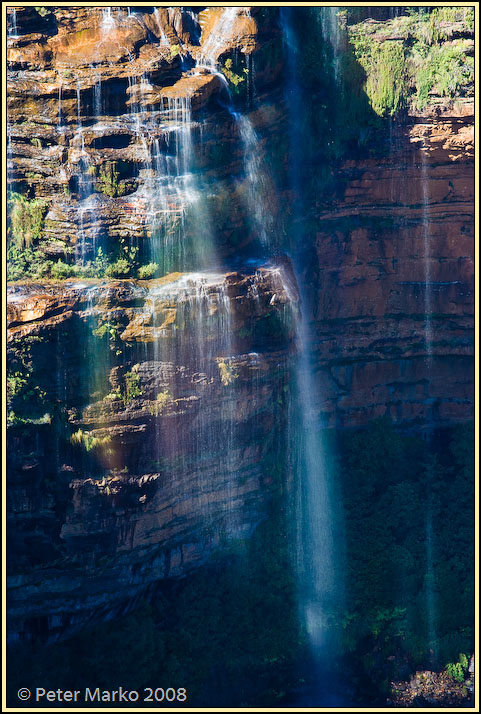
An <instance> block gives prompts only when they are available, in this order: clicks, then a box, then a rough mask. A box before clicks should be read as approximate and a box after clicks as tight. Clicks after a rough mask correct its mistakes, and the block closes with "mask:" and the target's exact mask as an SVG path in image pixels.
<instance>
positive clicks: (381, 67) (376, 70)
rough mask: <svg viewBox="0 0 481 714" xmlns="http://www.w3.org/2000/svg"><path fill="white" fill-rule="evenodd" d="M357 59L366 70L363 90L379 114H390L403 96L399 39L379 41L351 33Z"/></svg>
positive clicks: (359, 33)
mask: <svg viewBox="0 0 481 714" xmlns="http://www.w3.org/2000/svg"><path fill="white" fill-rule="evenodd" d="M351 42H352V44H353V46H354V51H355V55H356V59H357V60H358V62H359V63H360V64H361V66H362V67H363V69H364V70H365V72H366V76H367V80H366V85H365V86H366V93H367V95H368V97H369V100H370V102H371V106H372V108H373V109H374V111H375V112H376V114H378V115H379V116H381V117H383V116H392V115H393V114H396V112H397V111H399V109H400V108H401V106H403V104H404V101H405V98H406V66H405V52H404V46H403V43H402V42H398V41H386V42H379V41H376V40H374V39H372V38H371V37H370V36H369V35H367V34H364V33H363V32H362V31H360V32H358V33H357V34H356V33H355V32H353V33H352V35H351Z"/></svg>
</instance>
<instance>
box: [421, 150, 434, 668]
mask: <svg viewBox="0 0 481 714" xmlns="http://www.w3.org/2000/svg"><path fill="white" fill-rule="evenodd" d="M419 152H420V157H421V167H420V168H421V183H422V197H423V204H422V218H421V220H422V236H423V257H422V259H423V269H424V291H423V296H424V347H425V352H426V368H427V380H428V387H427V389H428V393H427V397H429V387H430V381H431V374H432V366H433V339H434V334H433V325H432V312H433V308H432V278H431V224H430V217H429V212H430V209H429V204H430V194H429V175H428V165H427V159H428V155H429V154H428V147H427V146H426V144H425V141H424V140H423V142H422V146H421V147H420V149H419ZM426 486H427V498H426V525H425V529H426V575H425V588H426V603H425V606H426V631H427V632H426V634H427V640H428V646H429V650H430V656H429V657H430V659H431V660H432V661H434V662H435V661H436V655H437V651H436V649H437V648H436V638H437V633H436V597H435V585H434V581H435V576H434V563H433V512H432V510H433V506H432V493H431V489H432V485H431V478H430V477H429V478H428V480H427V484H426Z"/></svg>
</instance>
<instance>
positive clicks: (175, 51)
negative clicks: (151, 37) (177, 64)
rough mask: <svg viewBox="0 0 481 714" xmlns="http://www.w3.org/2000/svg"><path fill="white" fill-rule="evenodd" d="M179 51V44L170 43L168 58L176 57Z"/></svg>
mask: <svg viewBox="0 0 481 714" xmlns="http://www.w3.org/2000/svg"><path fill="white" fill-rule="evenodd" d="M179 53H180V45H171V46H170V59H174V57H177V55H178V54H179Z"/></svg>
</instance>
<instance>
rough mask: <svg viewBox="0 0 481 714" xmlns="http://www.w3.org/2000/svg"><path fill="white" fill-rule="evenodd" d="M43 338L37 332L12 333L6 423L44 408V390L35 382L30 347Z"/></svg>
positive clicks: (31, 348) (41, 410) (37, 413)
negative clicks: (14, 334) (21, 335)
mask: <svg viewBox="0 0 481 714" xmlns="http://www.w3.org/2000/svg"><path fill="white" fill-rule="evenodd" d="M42 342H43V338H41V337H39V336H37V335H27V336H26V337H15V338H13V339H12V340H11V341H10V342H9V344H8V353H7V356H8V361H7V413H8V424H9V425H11V424H13V423H17V422H18V421H19V420H25V418H26V417H27V418H29V419H32V418H35V415H39V414H40V413H43V412H44V409H45V405H46V399H47V394H46V392H45V390H44V389H42V387H41V386H40V385H39V384H38V383H37V382H36V375H35V360H34V356H33V350H34V348H35V347H36V346H37V345H39V344H40V343H42Z"/></svg>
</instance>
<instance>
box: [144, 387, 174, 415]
mask: <svg viewBox="0 0 481 714" xmlns="http://www.w3.org/2000/svg"><path fill="white" fill-rule="evenodd" d="M171 398H172V395H171V394H170V392H169V390H168V389H166V390H165V391H163V392H159V393H158V394H157V397H156V399H155V401H153V402H151V403H150V406H149V411H150V413H151V414H152V416H159V414H162V412H163V411H164V408H165V406H166V404H167V403H168V401H169V399H171Z"/></svg>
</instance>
